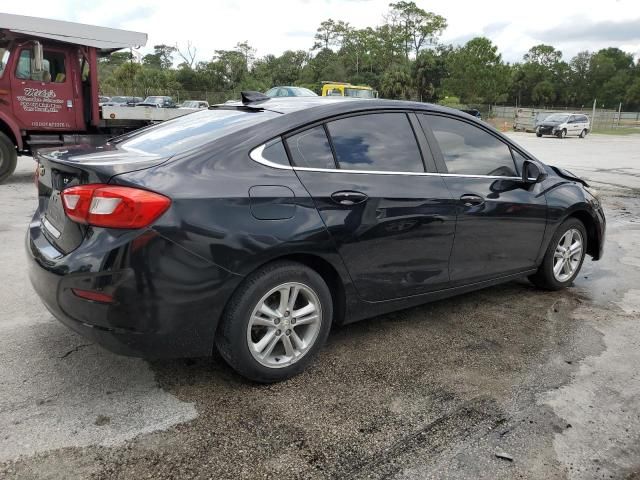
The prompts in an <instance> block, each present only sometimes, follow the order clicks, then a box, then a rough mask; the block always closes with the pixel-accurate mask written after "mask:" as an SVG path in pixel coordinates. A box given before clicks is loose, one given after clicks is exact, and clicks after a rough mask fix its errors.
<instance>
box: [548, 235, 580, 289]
mask: <svg viewBox="0 0 640 480" xmlns="http://www.w3.org/2000/svg"><path fill="white" fill-rule="evenodd" d="M583 245H584V241H583V239H582V234H581V233H580V231H579V230H577V229H575V228H570V229H569V230H567V231H566V232H565V233H564V235H562V237H561V238H560V241H559V242H558V245H557V246H556V249H555V252H554V254H553V276H554V277H555V279H556V280H557V281H559V282H566V281H567V280H569V279H570V278H571V277H573V275H574V274H575V272H576V270H577V269H578V268H579V267H580V262H581V261H582V250H583Z"/></svg>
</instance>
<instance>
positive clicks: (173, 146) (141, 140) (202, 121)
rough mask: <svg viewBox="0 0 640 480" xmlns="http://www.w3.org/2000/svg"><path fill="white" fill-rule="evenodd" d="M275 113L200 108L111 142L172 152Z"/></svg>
mask: <svg viewBox="0 0 640 480" xmlns="http://www.w3.org/2000/svg"><path fill="white" fill-rule="evenodd" d="M278 115H279V114H277V113H272V112H267V111H262V112H246V111H242V110H235V109H233V110H231V109H229V110H223V109H220V110H203V111H200V112H195V113H190V114H188V115H184V116H182V117H179V118H176V119H174V120H169V121H167V122H164V123H161V124H158V125H156V126H153V127H150V128H145V129H144V130H141V131H140V132H139V133H133V134H130V135H124V136H122V137H119V138H118V139H116V140H115V141H113V142H112V143H114V144H116V145H117V146H118V148H119V149H124V150H130V151H139V152H141V153H148V154H154V155H175V154H176V153H181V152H186V151H187V150H192V149H194V148H197V147H200V146H202V145H205V144H207V143H209V142H212V141H214V140H216V139H218V138H221V137H224V136H225V135H228V134H230V133H233V132H235V131H238V130H241V129H243V128H248V127H251V126H253V125H257V124H259V123H262V122H264V121H265V120H268V119H270V118H273V117H276V116H278Z"/></svg>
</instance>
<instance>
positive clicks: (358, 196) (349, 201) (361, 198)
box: [331, 190, 369, 207]
mask: <svg viewBox="0 0 640 480" xmlns="http://www.w3.org/2000/svg"><path fill="white" fill-rule="evenodd" d="M368 198H369V197H367V196H366V195H365V194H364V193H362V192H352V191H349V190H343V191H340V192H333V193H332V194H331V200H333V201H334V202H336V203H337V204H338V205H344V206H346V207H349V206H351V205H357V204H358V203H362V202H366V201H367V199H368Z"/></svg>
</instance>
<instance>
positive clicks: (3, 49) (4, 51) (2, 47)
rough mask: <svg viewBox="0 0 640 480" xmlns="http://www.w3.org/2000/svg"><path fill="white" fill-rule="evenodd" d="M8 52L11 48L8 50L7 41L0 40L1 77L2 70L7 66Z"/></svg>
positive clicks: (0, 76) (0, 74) (0, 75)
mask: <svg viewBox="0 0 640 480" xmlns="http://www.w3.org/2000/svg"><path fill="white" fill-rule="evenodd" d="M10 53H11V50H9V43H8V42H4V43H3V42H0V78H2V75H4V71H5V69H6V68H7V64H8V63H9V54H10Z"/></svg>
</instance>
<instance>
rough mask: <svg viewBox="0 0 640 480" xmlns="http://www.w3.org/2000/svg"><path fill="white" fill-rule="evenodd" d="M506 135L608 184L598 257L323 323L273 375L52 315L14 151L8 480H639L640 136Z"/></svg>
mask: <svg viewBox="0 0 640 480" xmlns="http://www.w3.org/2000/svg"><path fill="white" fill-rule="evenodd" d="M514 138H515V139H516V141H518V142H521V143H522V144H523V146H524V147H525V148H527V149H528V150H529V151H531V152H532V153H534V154H536V155H539V156H540V158H541V159H542V160H544V161H547V162H548V163H554V164H556V165H559V166H563V167H565V168H568V169H569V170H572V171H574V172H575V173H577V174H580V175H584V176H585V177H586V178H588V179H589V180H591V181H592V182H593V183H594V185H596V187H597V188H598V189H599V190H600V192H601V195H602V198H603V202H604V205H605V208H606V211H607V218H608V222H609V223H608V236H607V245H606V251H605V257H604V258H603V260H602V261H599V262H591V261H590V260H587V261H586V262H585V265H584V267H583V271H582V272H581V274H580V276H579V277H578V279H577V281H576V285H575V286H574V287H572V288H570V289H567V290H565V291H562V292H553V293H549V292H542V291H539V290H537V289H535V288H534V287H533V286H532V285H530V284H529V283H528V282H527V281H525V280H522V281H516V282H511V283H508V284H505V285H502V286H498V287H493V288H489V289H486V290H482V291H479V292H475V293H471V294H467V295H463V296H459V297H456V298H452V299H448V300H444V301H441V302H436V303H432V304H428V305H424V306H421V307H417V308H412V309H409V310H405V311H401V312H396V313H392V314H389V315H385V316H382V317H378V318H374V319H371V320H366V321H363V322H360V323H357V324H354V325H349V326H346V327H342V328H338V329H335V330H334V331H333V333H332V334H331V336H330V338H329V341H328V344H327V345H326V347H325V348H324V349H323V351H322V352H321V354H320V356H319V358H318V359H317V361H316V362H315V363H314V365H313V366H312V367H311V368H310V369H309V370H307V371H306V372H305V373H304V374H302V375H300V376H298V377H296V378H294V379H291V380H289V381H287V382H283V383H280V384H276V385H268V386H263V385H254V384H251V383H248V382H246V381H244V380H243V379H241V378H240V377H238V376H237V375H236V374H235V373H233V372H232V371H231V370H230V369H229V368H228V367H227V366H226V365H224V363H223V362H222V361H221V360H220V359H218V358H213V359H187V360H174V361H156V362H146V361H144V360H140V359H131V358H123V357H119V356H116V355H113V354H111V353H109V352H106V351H105V350H103V349H101V348H100V347H97V346H95V345H91V344H89V342H87V341H86V340H84V339H82V338H81V337H79V336H77V335H75V334H74V333H72V332H70V331H68V330H67V329H66V328H65V327H63V326H62V325H60V324H58V322H57V321H55V320H54V319H53V318H52V317H51V315H50V314H49V313H48V312H47V311H46V310H45V309H44V308H43V307H41V305H40V303H39V302H38V299H37V297H36V296H35V294H34V293H33V291H32V289H31V287H30V285H29V283H28V280H27V278H26V273H25V272H24V266H25V259H24V254H23V246H22V242H23V239H24V232H25V229H26V225H27V222H28V220H29V218H30V216H31V212H32V209H33V208H34V204H35V189H34V187H33V185H32V184H31V172H32V170H33V164H32V163H31V161H30V160H28V159H24V160H22V164H20V167H19V168H20V171H19V173H18V175H16V176H15V177H14V178H13V179H12V180H11V181H9V182H8V183H6V184H4V185H1V186H0V205H2V207H0V208H1V211H2V215H1V216H0V242H1V244H2V245H3V247H4V248H2V249H0V265H1V266H2V275H3V282H2V288H1V289H0V302H2V305H3V308H2V309H1V312H0V335H2V338H3V340H2V344H1V345H2V346H1V347H0V462H3V463H0V478H69V479H72V478H96V479H112V478H122V479H128V478H203V479H204V478H215V479H223V478H282V479H288V478H313V479H315V478H319V479H325V478H327V479H328V478H331V479H333V478H354V479H360V478H363V479H364V478H374V479H377V478H394V479H423V478H455V479H465V478H469V479H477V478H486V479H499V478H531V479H534V478H535V479H538V478H549V479H552V478H569V479H585V478H587V479H588V478H615V479H618V478H622V479H625V478H629V479H631V478H640V404H639V402H638V401H637V399H638V398H640V374H638V368H637V367H638V365H640V348H639V347H640V345H639V344H640V322H639V319H640V269H639V268H638V267H640V248H638V247H639V246H640V196H639V195H638V193H640V135H638V136H630V137H610V136H597V135H593V136H589V137H587V138H586V139H585V140H574V139H567V140H566V141H560V140H556V139H553V138H548V139H547V138H543V139H537V138H535V136H533V135H525V134H514Z"/></svg>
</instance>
